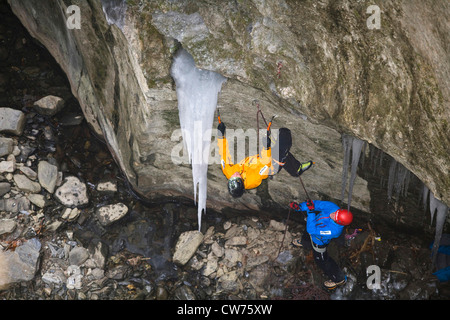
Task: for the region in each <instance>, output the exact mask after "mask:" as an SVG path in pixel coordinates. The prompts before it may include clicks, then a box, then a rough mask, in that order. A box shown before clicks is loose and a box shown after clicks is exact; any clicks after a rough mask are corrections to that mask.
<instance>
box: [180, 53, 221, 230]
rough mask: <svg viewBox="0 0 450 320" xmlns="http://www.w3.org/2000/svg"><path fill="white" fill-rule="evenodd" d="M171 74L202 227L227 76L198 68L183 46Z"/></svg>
mask: <svg viewBox="0 0 450 320" xmlns="http://www.w3.org/2000/svg"><path fill="white" fill-rule="evenodd" d="M171 75H172V77H173V78H174V80H175V85H176V91H177V98H178V110H179V118H180V126H181V132H182V136H183V141H184V145H185V147H186V150H187V152H188V157H189V162H190V163H191V165H192V180H193V183H194V201H196V202H197V206H198V212H197V214H198V229H199V230H200V228H201V217H202V211H203V210H204V211H206V193H207V177H206V174H207V171H208V158H209V150H210V144H211V128H212V124H213V121H214V113H215V110H216V106H217V97H218V94H219V92H220V90H221V87H222V83H223V82H224V81H225V80H226V79H225V78H224V77H223V76H221V75H220V74H218V73H215V72H212V71H208V70H201V69H197V68H196V66H195V62H194V59H193V58H192V56H191V55H190V54H189V53H188V52H187V51H185V50H184V49H181V50H180V51H179V52H178V53H177V54H176V56H175V58H174V62H173V65H172V69H171ZM197 188H198V201H197Z"/></svg>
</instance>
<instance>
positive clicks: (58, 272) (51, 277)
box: [42, 262, 67, 287]
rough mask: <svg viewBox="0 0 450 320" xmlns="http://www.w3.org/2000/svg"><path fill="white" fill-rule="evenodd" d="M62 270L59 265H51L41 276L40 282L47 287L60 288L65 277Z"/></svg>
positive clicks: (64, 281)
mask: <svg viewBox="0 0 450 320" xmlns="http://www.w3.org/2000/svg"><path fill="white" fill-rule="evenodd" d="M64 270H65V269H64V268H63V267H62V266H61V265H60V264H59V263H56V262H54V263H52V264H51V265H50V266H48V267H47V270H46V272H45V273H44V274H43V275H42V281H43V282H44V283H46V284H48V285H53V286H56V287H61V286H62V285H63V284H65V283H66V280H67V277H66V275H65V272H64Z"/></svg>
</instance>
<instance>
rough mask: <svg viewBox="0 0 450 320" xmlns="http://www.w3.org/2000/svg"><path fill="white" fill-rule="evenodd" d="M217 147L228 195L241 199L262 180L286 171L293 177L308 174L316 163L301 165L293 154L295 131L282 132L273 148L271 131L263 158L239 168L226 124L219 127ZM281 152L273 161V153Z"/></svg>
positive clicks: (245, 161)
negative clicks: (226, 182)
mask: <svg viewBox="0 0 450 320" xmlns="http://www.w3.org/2000/svg"><path fill="white" fill-rule="evenodd" d="M217 131H218V132H217V138H218V139H217V143H218V145H219V154H220V159H221V161H220V163H221V167H222V172H223V173H224V175H225V176H226V177H227V179H228V191H229V192H230V194H231V195H232V196H233V197H235V198H237V197H240V196H242V195H243V194H244V191H245V189H253V188H256V187H258V186H259V185H260V184H261V182H262V180H264V179H266V178H267V177H269V176H272V175H274V174H276V173H278V172H279V171H280V170H281V169H282V168H284V169H285V170H286V171H287V172H288V173H289V174H290V175H291V176H293V177H298V176H299V175H301V174H302V173H303V172H305V171H306V170H308V169H309V168H310V167H311V166H312V165H313V163H314V162H312V161H308V162H304V163H300V162H299V161H298V160H296V159H295V157H294V156H293V155H292V154H291V153H290V152H289V150H290V148H291V146H292V136H291V131H290V130H289V129H287V128H280V129H279V133H278V139H277V141H276V143H275V146H274V147H273V148H271V139H270V131H269V130H268V131H267V135H266V137H265V138H264V139H263V143H264V148H263V149H262V150H261V154H257V155H253V156H249V157H247V158H245V159H243V160H242V161H240V162H239V163H237V164H233V160H232V159H233V158H232V157H231V155H230V151H229V148H228V141H227V139H226V138H225V124H224V123H223V122H220V123H219V125H218V127H217ZM274 148H278V155H274V157H272V149H274Z"/></svg>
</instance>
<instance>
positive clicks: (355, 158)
mask: <svg viewBox="0 0 450 320" xmlns="http://www.w3.org/2000/svg"><path fill="white" fill-rule="evenodd" d="M363 145H364V141H362V140H359V139H357V138H353V143H352V169H351V173H350V174H351V175H350V182H349V185H348V202H347V205H348V210H350V204H351V203H352V194H353V184H354V183H355V179H356V171H357V169H358V163H359V159H360V157H361V149H362V147H363Z"/></svg>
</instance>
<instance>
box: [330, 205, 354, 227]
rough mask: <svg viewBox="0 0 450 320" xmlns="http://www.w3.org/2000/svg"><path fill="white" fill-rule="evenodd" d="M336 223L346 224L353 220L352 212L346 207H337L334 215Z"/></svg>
mask: <svg viewBox="0 0 450 320" xmlns="http://www.w3.org/2000/svg"><path fill="white" fill-rule="evenodd" d="M334 218H335V221H336V223H337V224H340V225H341V226H348V225H349V224H350V223H352V221H353V214H352V213H351V212H350V211H348V210H346V209H339V210H337V211H336V214H335V216H334Z"/></svg>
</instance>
